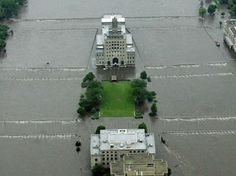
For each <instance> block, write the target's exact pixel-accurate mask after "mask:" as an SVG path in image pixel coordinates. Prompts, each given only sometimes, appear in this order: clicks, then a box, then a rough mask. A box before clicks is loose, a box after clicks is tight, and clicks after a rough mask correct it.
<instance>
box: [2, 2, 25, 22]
mask: <svg viewBox="0 0 236 176" xmlns="http://www.w3.org/2000/svg"><path fill="white" fill-rule="evenodd" d="M26 2H27V0H0V19H1V20H2V19H8V18H11V17H14V16H16V15H17V14H18V11H19V10H20V7H21V6H23V5H24V4H25V3H26Z"/></svg>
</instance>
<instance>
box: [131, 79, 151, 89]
mask: <svg viewBox="0 0 236 176" xmlns="http://www.w3.org/2000/svg"><path fill="white" fill-rule="evenodd" d="M131 87H132V88H136V87H140V88H146V87H147V83H146V82H145V81H144V80H141V79H135V80H133V81H132V83H131Z"/></svg>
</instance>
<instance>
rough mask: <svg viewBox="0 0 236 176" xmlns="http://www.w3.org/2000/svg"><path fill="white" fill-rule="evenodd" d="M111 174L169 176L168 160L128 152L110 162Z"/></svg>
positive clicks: (115, 175)
mask: <svg viewBox="0 0 236 176" xmlns="http://www.w3.org/2000/svg"><path fill="white" fill-rule="evenodd" d="M110 173H111V176H167V175H168V165H167V162H166V161H163V160H161V159H155V158H154V156H153V155H149V154H143V153H142V154H128V155H125V156H124V157H123V159H122V160H120V161H114V162H111V163H110Z"/></svg>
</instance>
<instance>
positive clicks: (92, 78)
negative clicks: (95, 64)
mask: <svg viewBox="0 0 236 176" xmlns="http://www.w3.org/2000/svg"><path fill="white" fill-rule="evenodd" d="M94 78H95V76H94V74H93V73H92V72H89V73H88V74H87V75H86V76H85V77H84V79H83V82H87V81H92V80H94Z"/></svg>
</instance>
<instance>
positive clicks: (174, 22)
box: [0, 0, 236, 176]
mask: <svg viewBox="0 0 236 176" xmlns="http://www.w3.org/2000/svg"><path fill="white" fill-rule="evenodd" d="M45 4H47V5H46V6H45ZM131 7H132V8H131ZM198 7H199V2H198V1H195V0H175V3H173V1H171V0H159V1H156V0H150V1H148V2H147V1H145V0H140V1H134V0H128V1H127V0H121V1H120V0H119V1H117V0H112V1H111V0H109V1H108V0H105V1H104V2H100V1H92V0H87V1H86V2H85V1H81V0H79V1H78V0H60V1H59V2H58V1H56V0H49V1H48V0H47V1H46V0H40V1H38V0H29V3H28V7H26V8H25V9H23V10H22V13H21V15H20V16H19V18H18V19H16V20H13V21H14V22H12V23H11V24H10V25H11V28H12V29H13V30H14V36H13V37H12V38H9V39H8V42H7V56H6V57H5V58H1V59H0V100H1V101H0V155H1V159H0V175H1V176H15V175H19V176H25V175H35V176H44V175H45V176H48V175H57V176H65V175H69V176H75V175H76V176H78V175H79V176H84V175H86V176H87V175H90V174H91V173H90V159H89V150H90V149H89V142H90V134H91V133H94V131H95V129H96V127H97V126H98V125H101V124H103V125H105V126H106V127H107V128H137V126H138V124H140V123H142V122H145V123H146V124H147V126H148V129H149V131H150V132H154V133H155V140H156V148H157V157H158V158H162V159H164V160H167V161H168V164H169V166H170V168H171V169H172V172H173V175H176V176H182V175H185V176H199V175H201V176H211V175H215V176H221V175H234V163H235V162H236V157H235V153H236V149H235V147H234V146H235V145H236V140H235V135H236V108H235V104H236V94H235V90H236V71H235V70H236V63H235V55H233V54H232V53H230V52H229V50H228V49H227V48H226V47H225V45H224V43H223V37H222V30H221V29H220V28H219V26H218V24H219V23H218V22H219V20H221V19H219V17H218V14H220V12H217V14H216V16H215V18H214V19H213V18H206V20H205V21H204V22H202V21H201V20H199V18H198V15H197V9H198ZM105 13H122V14H123V15H124V16H125V17H127V28H128V29H129V31H130V32H131V33H132V34H133V37H134V41H135V45H136V48H137V50H138V51H139V52H138V57H137V60H136V70H133V72H132V73H131V72H129V71H126V72H123V71H120V73H119V74H121V76H122V77H128V78H134V77H138V76H139V73H140V71H142V69H144V68H145V70H146V71H147V73H148V74H149V75H150V76H151V79H152V82H151V83H149V84H148V86H149V89H150V90H155V91H156V92H157V97H158V112H159V114H158V119H152V118H150V117H149V116H148V112H147V114H145V117H144V119H139V120H136V119H134V118H101V119H99V120H91V119H84V120H83V119H78V116H77V113H76V109H77V107H78V101H79V97H80V94H81V93H82V92H83V91H84V90H82V89H81V87H80V84H81V79H82V78H83V77H84V75H85V74H86V73H87V72H88V71H89V70H90V71H91V70H92V71H94V72H95V73H96V74H97V77H98V78H99V79H101V78H104V77H107V76H108V75H109V72H107V73H104V74H101V73H100V72H96V70H95V69H94V64H93V62H94V37H95V35H96V33H97V32H99V29H100V27H101V26H100V17H101V16H102V15H103V14H105ZM209 35H210V36H211V37H209ZM212 39H214V41H219V42H220V44H221V47H219V48H218V47H216V46H215V43H214V42H213V41H212ZM47 62H49V63H50V64H46V63H47ZM161 137H163V138H164V140H165V141H166V145H164V144H162V143H161V140H160V139H161ZM78 138H81V140H82V147H81V152H80V153H76V151H75V146H74V144H75V142H76V140H78Z"/></svg>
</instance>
